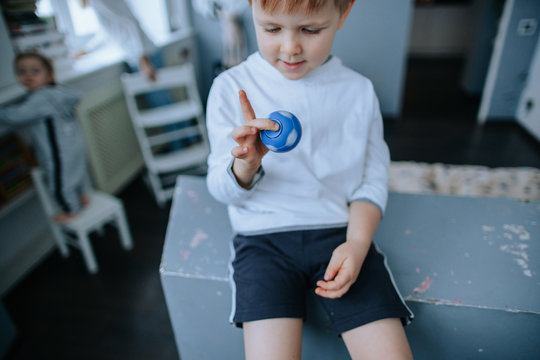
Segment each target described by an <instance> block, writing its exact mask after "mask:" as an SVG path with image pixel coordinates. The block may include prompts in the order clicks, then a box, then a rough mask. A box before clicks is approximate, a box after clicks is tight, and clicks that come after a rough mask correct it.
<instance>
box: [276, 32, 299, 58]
mask: <svg viewBox="0 0 540 360" xmlns="http://www.w3.org/2000/svg"><path fill="white" fill-rule="evenodd" d="M281 52H282V53H284V54H287V55H298V54H300V53H301V52H302V46H301V44H300V41H299V39H298V37H297V35H296V34H287V35H286V36H285V37H284V39H283V42H282V43H281Z"/></svg>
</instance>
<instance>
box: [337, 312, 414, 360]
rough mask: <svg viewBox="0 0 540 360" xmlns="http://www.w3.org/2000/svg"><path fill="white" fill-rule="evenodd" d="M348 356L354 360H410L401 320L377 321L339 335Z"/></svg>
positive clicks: (409, 350) (410, 356)
mask: <svg viewBox="0 0 540 360" xmlns="http://www.w3.org/2000/svg"><path fill="white" fill-rule="evenodd" d="M341 335H342V337H343V340H344V341H345V345H347V349H348V350H349V354H350V355H351V358H352V359H353V360H356V359H412V358H413V357H412V353H411V349H410V347H409V343H408V341H407V337H406V335H405V330H403V325H402V324H401V320H400V319H397V318H388V319H382V320H377V321H374V322H371V323H368V324H366V325H363V326H359V327H357V328H355V329H352V330H349V331H346V332H344V333H343V334H341Z"/></svg>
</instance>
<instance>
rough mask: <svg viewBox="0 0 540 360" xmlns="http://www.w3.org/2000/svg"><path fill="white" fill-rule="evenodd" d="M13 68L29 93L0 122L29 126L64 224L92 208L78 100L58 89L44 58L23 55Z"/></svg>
mask: <svg viewBox="0 0 540 360" xmlns="http://www.w3.org/2000/svg"><path fill="white" fill-rule="evenodd" d="M14 67H15V73H16V76H17V79H18V81H19V83H20V84H21V85H22V86H24V87H25V88H26V89H27V90H28V93H27V94H26V95H25V96H24V97H23V98H22V99H21V100H20V101H19V102H17V103H15V104H12V105H10V106H7V107H4V108H0V122H1V123H3V124H8V125H29V126H30V129H31V134H32V139H33V144H34V150H35V153H36V156H37V158H38V162H39V164H40V166H41V167H42V169H43V171H44V173H45V175H46V176H47V180H48V181H47V182H48V185H49V189H50V191H51V193H52V194H53V197H54V199H56V201H57V204H58V207H59V213H58V215H57V216H56V217H55V220H56V221H59V222H61V221H64V220H66V219H69V218H71V217H73V216H76V213H77V212H78V211H79V210H80V209H81V208H82V207H83V206H84V205H85V204H86V203H88V197H87V196H86V195H85V181H86V166H87V164H86V156H85V147H84V140H83V136H82V132H81V130H80V128H79V126H78V124H77V121H76V119H75V114H74V112H75V106H76V105H77V103H78V102H79V96H78V95H75V94H74V93H73V92H71V91H67V90H66V89H64V88H62V87H60V86H58V85H57V84H56V82H55V80H54V69H53V67H52V64H51V62H50V60H49V59H47V58H45V57H44V56H42V55H40V54H37V53H21V54H19V55H17V56H16V58H15V61H14Z"/></svg>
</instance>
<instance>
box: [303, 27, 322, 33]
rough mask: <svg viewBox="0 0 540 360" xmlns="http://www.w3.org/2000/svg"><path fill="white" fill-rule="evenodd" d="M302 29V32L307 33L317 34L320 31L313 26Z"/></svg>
mask: <svg viewBox="0 0 540 360" xmlns="http://www.w3.org/2000/svg"><path fill="white" fill-rule="evenodd" d="M302 30H304V32H305V33H308V34H318V33H320V32H321V29H315V28H303V29H302Z"/></svg>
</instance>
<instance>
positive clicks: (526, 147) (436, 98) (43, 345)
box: [2, 59, 540, 360]
mask: <svg viewBox="0 0 540 360" xmlns="http://www.w3.org/2000/svg"><path fill="white" fill-rule="evenodd" d="M461 67H462V62H461V61H460V60H459V59H450V60H414V61H412V60H411V61H410V62H409V71H408V75H407V83H406V89H405V99H404V107H403V109H404V110H403V117H402V118H401V119H385V138H386V140H387V142H388V145H389V147H390V151H391V154H392V160H412V161H423V162H444V163H451V164H475V165H485V166H491V167H499V166H505V167H507V166H532V167H537V168H540V144H539V143H538V142H537V141H536V140H535V139H534V138H533V137H531V136H530V135H529V134H528V133H527V132H525V131H524V130H523V129H522V128H521V127H520V126H519V125H517V124H516V123H508V122H503V123H501V122H497V123H488V124H486V125H483V126H480V125H477V124H476V120H475V117H476V113H477V109H478V105H479V99H478V98H477V97H469V96H466V95H465V94H463V93H462V92H461V91H460V87H459V78H460V73H461ZM120 197H121V198H122V200H123V201H124V204H125V207H126V211H127V215H128V221H129V223H130V227H131V230H132V233H133V238H134V244H135V247H134V249H133V250H132V251H131V252H124V251H123V250H122V249H121V247H120V244H119V242H118V238H117V234H116V232H115V230H114V229H107V231H106V232H105V234H103V236H101V237H100V236H95V237H94V240H93V244H94V247H95V252H96V256H97V259H98V262H99V264H100V267H101V269H100V272H99V274H97V275H89V274H88V273H87V272H86V270H85V268H84V266H83V261H82V258H81V256H80V255H79V254H78V253H76V252H74V253H73V255H72V256H71V257H70V258H68V259H63V258H61V257H60V255H59V253H58V251H54V252H52V253H51V255H50V256H48V257H47V258H46V259H45V260H44V261H43V262H42V263H41V264H39V265H38V266H37V267H36V268H35V269H34V270H33V271H32V272H31V273H29V274H28V276H26V277H25V278H24V279H23V280H22V281H21V282H20V283H18V284H17V285H16V286H15V287H14V288H13V289H12V290H11V291H10V292H9V293H8V294H7V295H5V296H4V298H3V299H2V300H3V302H4V305H5V307H6V309H7V311H8V312H9V315H10V317H11V319H12V320H13V322H14V324H15V326H16V327H17V330H18V336H17V339H16V341H15V342H14V343H13V345H12V347H11V349H10V351H9V352H8V354H7V356H6V359H8V360H11V359H70V360H71V359H114V360H118V359H130V360H138V359H141V360H143V359H144V360H148V359H164V360H166V359H178V355H177V351H176V346H175V344H174V340H173V334H172V329H171V325H170V322H169V318H168V314H167V308H166V305H165V300H164V297H163V293H162V289H161V284H160V278H159V272H158V268H159V262H160V256H161V250H162V246H163V241H164V238H165V231H166V226H167V220H168V210H169V209H168V207H164V208H159V207H158V206H157V205H156V204H155V202H154V201H153V199H152V197H151V195H150V193H149V191H148V189H147V188H146V187H145V185H144V184H143V181H142V180H141V179H140V178H139V179H137V180H136V181H134V182H133V183H132V184H131V185H130V186H128V187H127V188H126V189H125V190H124V191H123V192H122V193H121V194H120ZM201 325H204V324H193V326H201Z"/></svg>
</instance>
